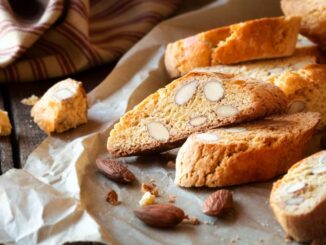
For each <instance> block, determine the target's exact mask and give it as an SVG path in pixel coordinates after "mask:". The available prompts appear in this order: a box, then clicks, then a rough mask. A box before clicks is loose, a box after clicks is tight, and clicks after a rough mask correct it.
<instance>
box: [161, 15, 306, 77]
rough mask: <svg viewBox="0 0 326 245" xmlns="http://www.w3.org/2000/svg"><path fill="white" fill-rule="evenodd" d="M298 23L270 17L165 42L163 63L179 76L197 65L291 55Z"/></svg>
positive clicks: (298, 20) (289, 18) (286, 18)
mask: <svg viewBox="0 0 326 245" xmlns="http://www.w3.org/2000/svg"><path fill="white" fill-rule="evenodd" d="M299 25H300V18H299V17H295V16H292V17H273V18H262V19H256V20H250V21H246V22H243V23H239V24H234V25H230V26H226V27H220V28H216V29H213V30H210V31H206V32H202V33H199V34H197V35H194V36H191V37H188V38H185V39H181V40H178V41H176V42H174V43H170V44H168V46H167V48H166V51H165V66H166V69H167V71H168V73H169V74H170V76H171V77H178V76H180V75H183V74H185V73H187V72H189V71H191V70H192V69H194V68H196V67H204V66H212V65H217V64H236V63H239V62H243V61H249V60H257V59H264V58H275V57H285V56H290V55H291V54H293V52H294V49H295V45H296V41H297V35H298V30H299Z"/></svg>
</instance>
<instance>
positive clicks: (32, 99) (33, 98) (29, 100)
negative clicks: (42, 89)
mask: <svg viewBox="0 0 326 245" xmlns="http://www.w3.org/2000/svg"><path fill="white" fill-rule="evenodd" d="M39 100H40V98H39V97H37V96H36V95H34V94H33V95H32V96H30V97H29V98H25V99H22V100H21V103H22V104H24V105H29V106H33V105H35V104H36V102H37V101H39Z"/></svg>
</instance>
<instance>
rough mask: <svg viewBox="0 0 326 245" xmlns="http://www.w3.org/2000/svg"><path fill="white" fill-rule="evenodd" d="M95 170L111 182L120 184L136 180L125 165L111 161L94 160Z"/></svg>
mask: <svg viewBox="0 0 326 245" xmlns="http://www.w3.org/2000/svg"><path fill="white" fill-rule="evenodd" d="M96 165H97V168H98V169H99V170H100V171H101V172H103V173H104V174H105V176H106V177H108V178H109V179H111V180H114V181H117V182H120V183H130V182H132V181H134V180H135V179H136V177H135V175H134V174H133V173H132V172H131V171H130V170H129V169H128V168H127V166H126V165H124V164H122V163H120V162H118V161H116V160H112V159H103V158H98V159H96Z"/></svg>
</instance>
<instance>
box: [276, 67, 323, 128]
mask: <svg viewBox="0 0 326 245" xmlns="http://www.w3.org/2000/svg"><path fill="white" fill-rule="evenodd" d="M273 83H274V84H275V85H276V86H278V87H279V88H280V89H281V90H282V91H283V92H284V93H285V94H286V95H287V96H288V98H289V101H290V104H291V103H292V102H294V101H302V102H303V103H304V104H305V106H304V109H303V111H316V112H319V113H320V114H321V116H322V120H321V122H320V123H319V125H318V129H320V130H322V129H323V128H324V127H325V126H326V109H325V107H324V103H325V100H326V65H320V64H312V65H308V66H306V67H305V68H303V69H299V70H297V71H288V72H285V73H284V74H282V75H281V76H279V77H278V78H277V79H274V81H273Z"/></svg>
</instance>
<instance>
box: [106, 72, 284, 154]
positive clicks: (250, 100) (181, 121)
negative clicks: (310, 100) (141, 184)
mask: <svg viewBox="0 0 326 245" xmlns="http://www.w3.org/2000/svg"><path fill="white" fill-rule="evenodd" d="M286 104H287V100H286V98H285V96H284V94H283V92H282V91H280V89H279V88H277V87H276V86H274V85H272V84H268V83H263V82H258V81H255V80H251V79H244V78H241V79H240V78H237V77H236V76H233V75H225V74H221V73H195V72H193V73H188V74H187V75H185V76H183V77H181V78H179V79H177V80H174V81H173V82H171V83H170V84H168V85H167V86H166V87H164V88H162V89H159V90H158V91H157V92H155V93H154V94H152V95H150V96H148V97H147V98H146V99H145V100H143V101H142V102H141V103H140V104H139V105H137V106H136V107H135V108H134V109H132V110H131V111H129V112H127V113H126V114H125V115H124V116H122V117H121V119H120V121H119V122H118V123H117V124H116V125H115V126H114V128H113V130H111V132H110V136H109V139H108V142H107V148H108V150H109V152H110V153H111V154H112V156H115V157H118V156H127V155H137V154H141V153H146V152H153V151H164V150H167V149H171V148H173V147H176V146H179V145H180V144H181V143H182V142H183V141H184V140H185V139H186V138H187V137H188V136H189V135H190V134H191V133H194V132H200V131H204V130H207V129H210V128H216V127H219V126H224V125H228V124H232V123H238V122H242V121H249V120H253V119H256V118H259V117H264V116H267V115H270V114H273V113H280V112H283V111H284V110H285V109H286Z"/></svg>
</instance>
